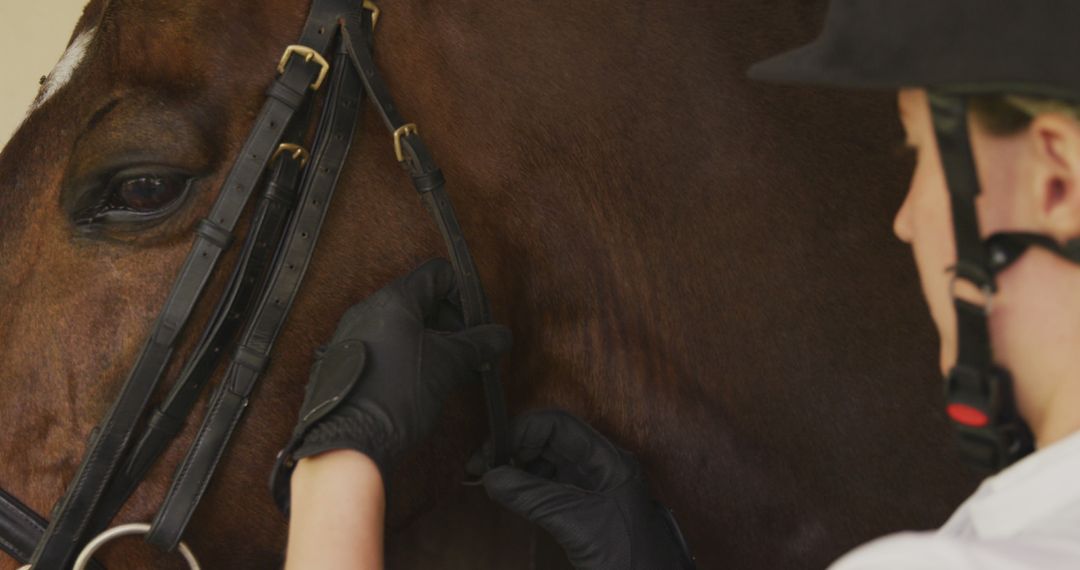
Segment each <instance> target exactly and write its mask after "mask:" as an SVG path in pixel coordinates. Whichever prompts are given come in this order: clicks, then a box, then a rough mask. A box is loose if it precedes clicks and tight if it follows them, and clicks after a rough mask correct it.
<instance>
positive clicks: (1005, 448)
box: [945, 366, 1035, 473]
mask: <svg viewBox="0 0 1080 570" xmlns="http://www.w3.org/2000/svg"><path fill="white" fill-rule="evenodd" d="M945 398H946V408H945V410H946V413H947V414H948V416H949V421H950V423H952V425H953V427H954V428H955V430H956V439H957V443H958V444H959V448H960V452H961V455H962V457H963V459H964V462H965V463H967V464H969V465H971V466H972V467H974V468H975V469H977V470H979V471H981V472H986V473H993V472H996V471H999V470H1001V469H1002V468H1004V467H1007V466H1009V465H1010V464H1012V463H1014V462H1015V461H1017V460H1018V459H1020V458H1022V457H1024V456H1025V455H1027V454H1029V453H1031V452H1032V451H1033V450H1034V447H1035V445H1034V438H1033V437H1032V435H1031V430H1030V429H1028V427H1027V425H1026V424H1025V423H1024V420H1023V419H1022V418H1021V417H1020V414H1019V413H1018V412H1017V410H1016V407H1015V404H1014V403H1013V402H1014V400H1013V397H1012V378H1011V377H1010V376H1009V374H1008V373H1007V372H1006V371H1005V370H1003V369H1001V368H997V367H994V368H992V369H991V370H989V371H987V372H981V371H977V370H974V369H972V368H969V367H965V366H956V367H954V368H953V369H952V370H950V371H949V375H948V377H947V378H946V382H945Z"/></svg>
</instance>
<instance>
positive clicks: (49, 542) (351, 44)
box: [0, 0, 509, 569]
mask: <svg viewBox="0 0 1080 570" xmlns="http://www.w3.org/2000/svg"><path fill="white" fill-rule="evenodd" d="M378 16H379V11H378V8H377V7H376V6H375V5H374V4H372V3H371V2H369V1H365V2H364V3H363V5H362V6H361V5H359V1H358V0H351V1H344V0H313V3H312V7H311V10H310V12H309V14H308V20H307V22H306V23H305V25H304V31H303V33H302V35H301V38H300V40H299V41H298V42H297V44H294V45H291V46H288V47H287V48H286V50H285V52H284V54H283V56H282V58H281V62H280V64H279V66H278V73H279V75H278V78H277V79H276V80H275V81H274V83H273V84H272V85H271V86H270V88H269V89H268V90H267V93H266V95H267V98H266V102H265V103H264V105H263V108H262V110H261V112H260V113H259V115H258V118H257V119H256V120H255V125H254V127H253V128H252V131H251V134H250V135H249V136H248V139H247V141H246V143H245V144H244V147H243V149H242V150H241V152H240V156H239V158H238V159H237V161H236V163H234V165H233V167H232V169H231V171H230V172H229V175H228V176H227V177H226V179H225V182H224V184H223V185H222V188H221V190H220V192H219V194H218V197H217V200H216V202H215V203H214V205H213V207H212V208H211V210H210V213H209V214H208V215H207V217H206V218H204V219H203V220H201V221H200V222H199V223H198V224H197V226H196V228H195V243H194V244H193V246H192V249H191V252H190V253H189V254H188V257H187V259H186V261H185V262H184V265H183V267H182V268H181V270H180V274H179V276H178V277H177V279H176V281H175V282H174V284H173V287H172V290H171V292H170V294H169V297H168V299H167V300H166V302H165V305H164V307H163V308H162V310H161V312H160V314H159V316H158V318H157V320H156V321H155V323H154V326H153V329H152V332H151V333H150V335H149V338H148V339H147V341H146V344H145V345H144V347H143V349H142V352H141V354H140V355H139V358H138V359H137V361H136V363H135V366H134V367H133V369H132V371H131V373H130V374H129V376H128V378H127V380H126V381H125V382H124V384H123V386H122V387H121V389H120V393H119V394H118V396H117V398H116V400H115V401H114V402H113V404H112V406H111V407H110V408H109V411H108V412H107V413H106V415H105V417H104V418H103V419H102V421H101V422H100V423H99V425H98V427H96V428H95V429H94V430H93V432H92V433H91V436H90V440H89V442H88V444H87V450H86V453H85V455H84V457H83V460H82V463H81V464H80V466H79V469H78V471H77V472H76V475H75V477H74V478H73V479H72V481H71V483H70V485H69V487H68V489H67V492H66V493H65V495H64V496H63V497H62V498H61V499H60V501H59V502H58V503H57V505H56V507H55V508H54V510H53V515H52V522H51V523H49V524H48V526H47V527H46V523H45V520H44V519H43V518H42V517H40V516H39V515H37V514H36V513H34V512H33V511H32V510H30V509H29V508H27V507H26V506H25V505H23V504H22V503H21V502H19V501H18V500H17V499H16V498H15V497H13V496H11V495H9V494H7V493H4V492H3V490H2V489H0V548H2V549H3V550H4V551H6V552H7V553H9V554H10V555H12V556H13V557H15V558H16V559H17V560H19V561H20V562H27V561H28V560H30V561H31V564H32V566H33V567H34V568H49V569H51V568H66V567H69V566H70V565H71V564H72V562H73V560H75V558H76V556H78V555H79V553H80V551H82V550H83V549H84V545H87V543H88V540H89V539H90V537H93V536H95V535H97V534H98V533H101V532H102V531H103V530H104V529H105V528H106V527H108V525H109V524H110V522H111V521H112V519H113V518H114V517H115V515H116V514H117V513H118V512H119V510H120V508H121V507H122V506H123V505H124V503H125V502H126V501H127V499H128V497H129V496H130V495H131V493H132V492H133V491H134V490H135V488H136V487H137V486H138V484H139V482H140V481H142V480H143V478H144V477H145V476H146V473H147V472H148V471H149V469H150V468H151V467H152V466H153V465H154V463H155V462H156V460H157V459H158V458H159V457H160V455H161V454H162V452H164V450H165V449H166V448H167V447H168V446H169V444H170V443H171V442H172V440H173V438H174V437H175V436H176V435H177V434H178V433H179V432H180V430H181V429H182V428H183V426H184V423H185V421H186V418H187V417H188V415H189V414H190V413H191V410H192V408H193V407H194V405H195V403H196V402H197V400H198V396H199V394H200V393H201V391H202V388H203V387H204V386H205V385H206V384H207V383H208V382H209V379H210V377H211V376H212V374H213V371H214V370H215V369H216V368H217V365H218V364H219V361H220V357H221V355H222V354H224V353H225V352H226V351H227V349H228V348H229V347H230V346H233V345H235V346H236V348H235V350H234V351H233V352H232V357H231V360H230V362H229V364H228V367H227V369H226V372H225V376H224V378H223V379H222V380H221V382H220V383H218V385H217V386H216V387H215V389H214V391H213V394H212V395H211V397H210V403H209V406H208V411H207V414H206V416H205V417H204V418H203V422H202V425H201V426H200V428H199V431H198V433H197V435H196V437H195V440H194V442H193V444H192V446H191V447H190V448H189V450H188V453H187V455H186V456H185V458H184V460H183V461H182V462H181V464H180V465H179V466H178V467H177V469H176V473H175V475H174V478H173V481H172V485H171V486H170V488H169V491H168V493H167V494H166V497H165V500H164V503H163V504H162V506H161V508H160V509H159V511H158V513H157V516H156V517H155V518H154V520H153V522H152V523H151V524H150V525H135V526H129V525H125V526H123V527H117V528H116V529H113V530H112V531H110V534H107V535H104V536H103V537H101V538H99V540H109V539H111V538H114V537H117V536H124V535H127V534H139V533H145V534H146V535H147V539H146V540H147V541H148V542H150V543H151V544H154V545H155V546H158V547H160V548H162V549H164V550H170V551H171V550H173V549H176V548H177V547H178V546H179V547H180V549H181V550H182V551H185V552H188V554H190V551H189V550H188V549H187V547H186V546H185V545H183V543H181V542H180V538H181V536H182V535H183V533H184V530H185V529H186V527H187V524H188V522H189V521H190V519H191V516H192V514H193V513H194V511H195V509H196V507H197V506H198V504H199V502H200V500H201V499H202V497H203V494H204V493H205V491H206V489H207V486H208V485H209V483H210V480H211V479H212V477H213V474H214V472H215V471H216V469H217V465H218V462H219V461H220V459H221V457H222V456H223V454H224V452H225V450H226V448H227V446H228V443H229V441H230V439H231V437H232V434H233V431H234V429H235V427H236V426H237V424H238V423H239V421H240V420H241V418H242V416H243V413H244V410H245V409H246V408H247V406H248V404H249V402H250V397H251V394H252V392H253V390H254V389H255V387H256V385H257V384H258V381H259V379H260V378H261V376H262V373H263V372H264V371H265V369H266V368H267V366H268V365H269V360H270V355H271V352H272V349H273V345H274V342H275V340H276V339H277V337H278V335H279V334H280V332H281V330H282V328H283V326H284V324H285V321H286V318H287V317H288V314H289V309H290V307H291V306H292V303H293V301H294V299H295V298H296V295H297V293H298V291H299V289H300V286H301V284H302V282H303V278H304V274H305V273H306V270H307V267H308V264H309V263H310V261H311V258H312V256H313V254H314V251H315V246H316V243H317V241H318V236H319V233H320V230H321V228H322V224H323V221H324V219H325V216H326V213H327V211H328V209H329V206H330V203H331V201H332V198H333V194H334V191H335V189H336V186H337V182H338V178H339V176H340V175H341V172H342V171H343V169H344V165H345V163H346V161H347V159H348V155H349V149H350V146H351V143H352V140H353V138H354V134H355V130H356V123H357V121H358V119H359V115H360V109H361V107H362V104H363V102H364V100H365V98H366V99H369V100H370V101H371V103H372V104H373V105H374V106H375V109H376V110H377V111H378V113H379V116H380V117H381V119H382V121H383V122H384V124H385V125H386V127H387V129H388V131H389V132H390V134H391V135H392V137H393V146H394V152H395V155H396V156H397V159H398V161H399V162H400V163H401V164H402V166H403V167H404V168H405V170H406V172H407V173H408V174H409V176H410V178H411V179H412V182H413V186H414V187H415V189H416V191H417V192H418V193H419V194H420V198H421V200H422V201H423V203H424V205H425V206H426V207H427V209H428V210H429V211H430V212H431V214H432V215H433V217H434V219H435V222H436V225H437V226H438V228H439V231H440V233H441V234H442V236H443V239H444V241H445V243H446V247H447V250H448V252H449V256H450V260H451V263H452V264H453V266H454V270H455V273H456V276H457V284H458V289H459V291H460V295H461V304H462V312H463V314H464V319H465V324H466V326H470V327H471V326H475V325H480V324H485V323H489V322H491V309H490V305H489V302H488V299H487V296H486V295H485V293H484V289H483V286H482V285H481V283H480V279H479V275H478V273H477V270H476V265H475V263H474V261H473V258H472V255H471V254H470V251H469V248H468V245H467V244H466V242H465V239H464V235H463V233H462V230H461V227H460V225H459V224H458V221H457V217H456V215H455V213H454V209H453V206H452V205H451V203H450V199H449V197H448V195H447V193H446V190H445V180H444V179H443V175H442V172H441V171H440V170H439V168H438V167H437V166H436V165H435V162H434V159H433V158H432V156H431V154H430V152H429V151H428V149H427V147H426V146H425V145H424V143H423V141H422V140H421V138H420V135H419V129H418V128H417V127H416V125H415V124H413V123H407V122H406V121H405V120H404V119H403V118H402V117H401V116H400V114H399V112H398V111H397V108H396V107H395V106H394V103H393V100H392V98H391V97H390V92H389V89H388V88H387V86H386V84H385V83H384V81H383V79H382V76H381V74H380V73H379V71H378V69H377V67H376V66H375V63H374V58H373V52H372V42H373V32H374V28H375V24H376V22H377V20H378ZM320 90H325V93H326V95H325V98H324V103H323V105H322V111H321V114H320V116H319V122H318V127H317V129H316V131H315V136H314V140H313V141H312V142H311V143H310V144H306V143H305V140H304V139H305V135H306V133H307V132H308V131H309V128H308V127H309V125H310V124H311V121H312V118H313V117H314V115H315V103H314V102H313V99H314V97H313V96H312V94H313V93H315V92H317V91H320ZM306 149H310V151H309V150H306ZM268 169H269V170H268ZM264 182H265V183H264ZM260 187H261V188H263V190H262V194H261V197H260V199H259V201H258V204H257V205H256V207H255V212H254V214H253V218H252V223H251V229H250V230H249V234H248V236H247V238H246V240H245V243H244V245H243V249H242V251H241V253H240V258H239V261H238V262H237V264H236V266H235V267H234V269H233V271H232V274H231V276H230V278H229V281H228V285H227V286H226V289H225V293H224V294H223V295H222V297H221V298H220V299H219V300H218V301H217V304H216V307H215V310H214V314H213V317H212V318H211V320H210V324H209V325H208V327H207V328H206V330H205V331H204V332H203V333H202V335H201V337H200V339H199V343H198V345H197V347H196V349H195V350H194V351H193V353H192V354H191V356H190V357H189V359H188V360H187V362H186V365H185V366H184V368H183V370H182V372H181V373H180V376H179V378H178V379H177V381H176V382H175V383H174V384H173V386H172V388H171V389H170V391H169V393H168V395H167V396H166V397H165V399H164V400H163V401H162V403H161V404H160V406H159V407H158V408H157V409H155V410H154V411H153V412H152V413H151V414H150V416H149V418H148V419H146V421H145V428H144V430H143V431H142V433H141V435H139V434H138V433H137V429H138V427H139V425H140V420H141V419H142V418H143V416H144V415H145V412H146V407H147V404H148V402H149V400H150V397H151V396H152V395H153V393H154V391H155V389H156V387H157V386H158V384H159V383H160V380H161V378H162V376H163V375H164V372H165V370H166V369H167V367H168V365H169V362H170V360H171V358H172V356H173V351H174V349H175V347H176V344H177V342H178V339H179V338H180V336H181V334H182V332H183V330H184V329H185V326H186V324H187V322H188V320H189V318H190V316H191V314H192V312H193V311H194V309H195V307H196V306H197V304H198V302H199V299H200V297H201V296H202V294H203V291H204V289H205V287H206V285H207V283H208V282H209V281H210V277H211V275H212V274H213V272H214V269H215V267H216V266H217V264H218V261H219V260H220V258H221V256H222V254H223V252H224V251H225V250H226V249H228V248H229V247H230V245H231V244H232V243H233V241H234V234H233V231H234V229H235V227H236V225H237V223H238V221H239V220H240V217H241V215H242V213H243V211H244V210H245V208H246V205H247V203H248V202H249V199H250V197H251V196H252V194H253V193H255V191H256V189H257V188H260ZM481 374H482V378H483V384H484V390H485V399H486V402H487V415H488V421H489V424H490V427H491V433H492V438H493V440H494V459H493V464H494V465H500V464H505V463H507V462H508V461H509V437H508V420H507V413H506V407H505V403H504V396H503V390H502V385H501V383H500V381H499V376H498V369H497V367H496V366H494V365H493V363H489V364H488V365H485V366H484V367H483V368H482V370H481ZM97 544H98V543H96V542H95V543H94V544H92V545H91V546H94V545H97ZM35 545H36V546H35ZM31 550H32V551H33V553H32V555H31V553H30V551H31ZM87 550H88V551H92V550H93V549H91V548H87ZM91 554H92V552H91ZM89 555H90V554H86V555H85V556H84V558H88V557H89ZM185 557H187V554H185ZM189 562H190V563H192V564H195V566H193V567H196V568H197V563H195V562H194V557H193V556H191V557H190V558H189ZM89 567H91V568H100V565H97V564H96V563H94V562H93V561H90V562H89Z"/></svg>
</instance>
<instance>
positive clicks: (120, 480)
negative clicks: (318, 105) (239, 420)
mask: <svg viewBox="0 0 1080 570" xmlns="http://www.w3.org/2000/svg"><path fill="white" fill-rule="evenodd" d="M293 125H294V126H292V127H290V131H291V133H290V136H289V137H288V140H299V138H298V137H300V136H302V133H303V131H304V130H306V126H307V117H298V118H297V119H296V120H294V122H293ZM273 166H274V172H273V175H272V177H271V179H270V182H269V183H268V184H267V186H266V190H265V191H264V192H263V197H262V199H261V200H260V202H259V205H258V207H257V208H256V211H255V217H254V219H253V221H252V229H251V233H250V235H249V236H248V239H247V242H246V243H245V244H244V250H243V252H242V253H241V255H240V261H239V262H238V263H237V265H236V267H235V269H234V271H233V274H232V276H231V277H230V280H229V285H228V286H227V287H226V293H225V295H224V296H223V297H222V298H221V301H220V302H219V303H218V306H217V308H216V309H215V310H214V318H213V319H212V321H211V323H212V324H211V326H209V327H208V328H207V329H206V331H205V332H204V334H203V338H202V339H201V340H200V342H199V346H198V347H197V348H196V350H195V352H194V354H193V356H192V357H191V358H190V359H189V360H188V362H187V364H186V366H185V367H184V370H183V372H181V374H180V377H179V379H178V380H177V381H176V382H175V383H174V384H173V386H172V389H171V390H170V392H169V395H168V396H167V397H166V398H165V400H164V403H163V404H162V405H161V406H160V407H159V408H158V409H156V410H154V412H153V414H152V415H151V416H150V419H149V420H148V421H147V425H146V430H145V431H144V432H143V435H142V438H141V439H140V440H139V443H138V444H137V445H136V446H135V447H134V448H133V449H132V451H131V453H130V454H129V456H128V459H127V460H126V461H125V464H124V468H123V469H121V470H120V471H119V472H118V473H117V475H116V478H115V479H114V480H113V482H112V484H111V485H110V486H109V489H108V490H107V492H106V494H105V498H104V499H103V500H102V502H101V504H100V506H99V508H98V510H97V512H96V513H95V514H94V519H93V523H92V524H91V525H90V528H91V529H93V530H92V531H91V532H92V533H95V534H96V533H98V532H100V531H102V530H104V528H105V527H106V526H107V525H108V523H109V521H111V520H112V519H113V517H115V516H116V513H118V512H119V511H120V508H121V507H123V505H124V503H125V502H126V501H127V499H128V497H130V496H131V493H132V492H134V490H135V488H136V487H137V486H138V484H139V482H141V481H142V479H143V478H144V477H145V476H146V473H147V471H149V470H150V467H152V466H153V465H154V462H155V461H157V459H158V457H159V456H160V455H161V454H162V453H163V452H164V451H165V449H166V448H167V447H168V446H169V443H170V442H171V441H172V440H173V438H174V437H176V435H177V434H178V433H179V432H180V430H181V429H182V428H183V426H184V422H185V420H186V418H187V416H188V414H190V413H191V409H192V407H194V405H195V402H196V401H197V400H198V397H199V394H200V392H201V391H202V388H203V386H205V385H206V383H207V382H208V381H209V380H210V377H211V375H212V374H213V372H214V369H215V367H216V366H217V363H218V361H219V359H220V356H221V355H222V354H223V353H224V351H225V350H226V349H227V348H228V346H229V344H230V343H231V342H232V341H233V339H234V338H235V336H236V332H237V331H238V330H239V327H240V325H241V324H242V323H243V319H244V318H245V317H246V315H248V314H249V313H250V312H251V309H252V306H253V305H254V299H255V298H256V294H257V292H258V291H259V290H260V289H261V287H262V285H263V283H264V282H265V280H266V275H267V274H268V272H269V267H270V263H271V262H272V260H273V255H274V251H275V250H276V249H277V244H278V243H279V242H280V241H281V239H282V236H283V235H284V233H285V226H286V224H287V223H288V220H289V213H290V212H291V211H292V208H293V204H294V203H295V199H296V187H297V186H298V182H299V177H300V164H299V162H297V161H296V160H293V159H291V158H289V157H286V156H283V157H282V158H281V159H279V160H278V161H277V163H276V164H274V165H273Z"/></svg>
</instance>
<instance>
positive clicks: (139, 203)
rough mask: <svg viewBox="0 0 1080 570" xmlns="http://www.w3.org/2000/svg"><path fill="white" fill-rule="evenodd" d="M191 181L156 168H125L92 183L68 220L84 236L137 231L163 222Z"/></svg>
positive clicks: (72, 210) (181, 199)
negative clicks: (101, 180) (70, 220)
mask: <svg viewBox="0 0 1080 570" xmlns="http://www.w3.org/2000/svg"><path fill="white" fill-rule="evenodd" d="M194 181H195V178H193V177H192V176H191V175H190V174H188V173H185V172H180V171H176V170H171V169H165V168H160V167H157V168H155V169H154V170H149V169H147V168H138V169H129V170H127V171H123V172H119V173H117V174H114V175H113V176H112V180H111V181H109V182H108V183H107V184H100V185H98V184H95V185H93V186H90V187H89V189H88V190H87V191H86V192H84V193H82V195H81V196H80V197H79V198H78V199H77V200H76V201H75V203H74V204H73V205H72V206H71V208H70V210H69V211H70V212H71V214H70V215H71V218H72V221H74V222H75V226H76V227H77V228H79V230H80V231H82V232H84V233H93V232H97V231H102V230H105V229H107V228H108V229H111V230H116V231H140V230H142V229H146V228H147V227H148V224H156V223H158V222H161V221H162V220H165V219H167V218H168V217H169V216H170V215H172V214H173V213H174V212H176V210H177V209H178V208H179V207H180V205H181V204H183V203H184V201H185V197H186V196H187V195H188V194H189V190H190V189H191V187H192V185H193V183H194Z"/></svg>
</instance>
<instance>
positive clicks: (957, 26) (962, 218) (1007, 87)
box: [750, 0, 1080, 471]
mask: <svg viewBox="0 0 1080 570" xmlns="http://www.w3.org/2000/svg"><path fill="white" fill-rule="evenodd" d="M1077 25H1080V2H1078V1H1076V0H833V1H832V2H831V4H830V6H829V12H828V15H827V17H826V21H825V28H824V31H823V32H822V34H821V36H820V37H819V38H818V39H817V40H815V41H813V42H811V43H810V44H808V45H806V46H803V47H801V48H798V49H795V50H793V51H790V52H787V53H784V54H781V55H779V56H776V57H773V58H771V59H768V60H766V61H763V62H761V63H759V64H757V65H755V66H754V67H752V68H751V69H750V77H751V78H754V79H759V80H765V81H774V82H782V83H803V84H813V85H826V86H836V87H858V88H886V89H899V88H904V87H924V88H926V89H927V92H928V94H929V99H930V110H931V114H932V116H933V121H934V130H935V134H936V137H937V140H938V147H939V151H940V153H941V160H942V166H943V167H944V169H945V177H946V181H947V183H948V187H949V194H950V203H951V207H952V217H953V231H954V234H955V237H956V249H957V265H956V267H955V268H954V270H955V273H954V279H957V280H965V281H968V282H970V283H972V284H973V285H975V286H976V287H978V288H979V289H980V290H981V291H983V294H984V296H985V299H984V302H983V303H971V302H968V301H965V300H963V299H960V298H957V297H955V296H954V305H955V308H956V313H957V333H958V339H959V347H958V348H959V352H958V357H957V363H956V365H955V366H954V367H953V369H952V370H950V371H949V374H948V377H947V379H946V383H945V385H946V398H947V412H948V415H949V418H950V420H951V421H952V423H953V425H954V426H955V427H956V428H957V430H956V433H957V436H958V442H959V443H960V449H961V451H962V453H963V455H964V458H965V459H966V460H967V461H968V462H969V463H970V464H972V465H974V466H975V467H977V468H979V469H981V470H985V471H995V470H998V469H1001V468H1003V467H1005V466H1007V465H1009V464H1011V463H1012V462H1014V461H1016V460H1017V459H1019V458H1021V457H1023V456H1024V455H1027V454H1028V453H1030V452H1031V451H1032V450H1033V448H1034V445H1033V438H1032V436H1031V432H1030V430H1029V429H1028V428H1027V426H1026V425H1025V423H1024V421H1023V420H1022V418H1020V416H1019V414H1018V413H1017V410H1016V405H1015V401H1014V399H1013V395H1012V381H1011V378H1010V376H1009V374H1008V372H1007V371H1006V370H1004V369H1003V368H1001V367H999V366H996V365H995V364H994V360H993V354H992V352H991V349H990V339H989V331H988V329H987V314H988V312H989V308H990V298H991V296H992V295H993V293H994V292H995V290H996V283H995V276H996V275H997V274H998V273H1000V272H1001V271H1003V270H1004V269H1005V268H1007V267H1008V266H1009V265H1011V264H1012V263H1013V262H1014V261H1016V259H1018V258H1019V257H1020V256H1021V255H1023V253H1024V252H1025V251H1026V250H1027V249H1028V248H1029V247H1031V246H1037V247H1043V248H1046V249H1048V250H1050V251H1052V252H1054V253H1056V254H1058V255H1060V256H1062V257H1064V258H1066V259H1068V260H1070V261H1072V262H1074V263H1080V240H1072V241H1070V242H1069V243H1066V244H1059V243H1057V242H1056V241H1055V240H1053V239H1051V238H1050V237H1048V236H1041V235H1033V234H1022V233H1001V234H995V235H993V236H990V237H989V238H988V239H983V237H982V234H981V233H980V232H979V222H978V216H977V214H976V210H975V198H976V196H978V194H979V181H978V177H977V175H976V171H975V161H974V157H973V155H972V152H971V146H970V141H969V136H968V123H967V121H968V113H967V109H968V99H969V97H971V96H973V95H984V94H1009V95H1025V96H1036V97H1047V98H1052V99H1060V100H1067V101H1073V102H1076V101H1080V65H1078V63H1077V57H1078V56H1080V33H1077V32H1076V30H1075V27H1076V26H1077Z"/></svg>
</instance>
